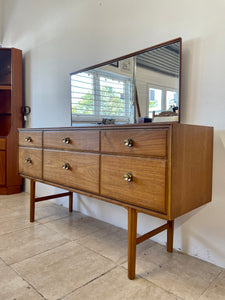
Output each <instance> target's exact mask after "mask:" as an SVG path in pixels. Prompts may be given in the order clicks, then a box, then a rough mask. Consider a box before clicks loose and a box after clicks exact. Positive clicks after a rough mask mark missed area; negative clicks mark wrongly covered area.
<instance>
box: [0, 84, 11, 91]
mask: <svg viewBox="0 0 225 300" xmlns="http://www.w3.org/2000/svg"><path fill="white" fill-rule="evenodd" d="M11 88H12V87H11V85H6V84H4V85H0V90H11Z"/></svg>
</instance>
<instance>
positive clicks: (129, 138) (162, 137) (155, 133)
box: [101, 129, 167, 157]
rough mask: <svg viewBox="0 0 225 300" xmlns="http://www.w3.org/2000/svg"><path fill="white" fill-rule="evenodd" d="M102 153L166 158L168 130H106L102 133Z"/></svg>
mask: <svg viewBox="0 0 225 300" xmlns="http://www.w3.org/2000/svg"><path fill="white" fill-rule="evenodd" d="M125 144H126V145H125ZM101 151H102V152H104V153H121V154H132V155H149V156H158V157H165V156H166V155H167V130H166V129H157V130H151V129H138V130H137V129H126V130H104V131H102V133H101Z"/></svg>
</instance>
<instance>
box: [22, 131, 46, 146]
mask: <svg viewBox="0 0 225 300" xmlns="http://www.w3.org/2000/svg"><path fill="white" fill-rule="evenodd" d="M19 146H23V147H37V148H41V147H42V131H19Z"/></svg>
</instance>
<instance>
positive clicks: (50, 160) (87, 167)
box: [43, 150, 99, 193]
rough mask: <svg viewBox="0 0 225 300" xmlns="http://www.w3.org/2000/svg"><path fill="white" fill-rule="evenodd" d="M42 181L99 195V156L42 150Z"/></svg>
mask: <svg viewBox="0 0 225 300" xmlns="http://www.w3.org/2000/svg"><path fill="white" fill-rule="evenodd" d="M43 166H44V169H43V178H44V180H47V181H51V182H54V183H59V184H61V185H64V186H68V187H72V188H76V189H80V190H84V191H89V192H92V193H99V155H98V154H89V153H77V152H64V151H51V150H44V164H43Z"/></svg>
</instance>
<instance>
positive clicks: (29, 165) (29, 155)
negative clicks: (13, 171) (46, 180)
mask: <svg viewBox="0 0 225 300" xmlns="http://www.w3.org/2000/svg"><path fill="white" fill-rule="evenodd" d="M19 173H20V174H23V175H27V176H31V177H35V178H40V179H41V178H42V150H41V149H30V148H22V147H19Z"/></svg>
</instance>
